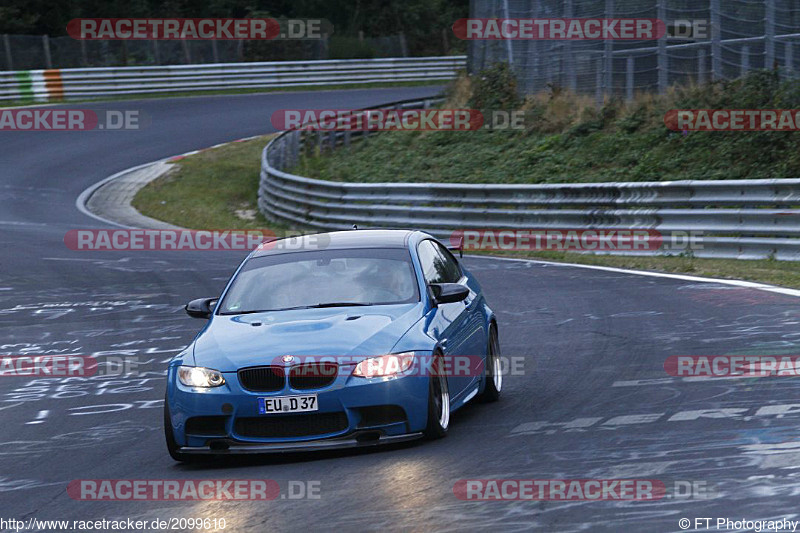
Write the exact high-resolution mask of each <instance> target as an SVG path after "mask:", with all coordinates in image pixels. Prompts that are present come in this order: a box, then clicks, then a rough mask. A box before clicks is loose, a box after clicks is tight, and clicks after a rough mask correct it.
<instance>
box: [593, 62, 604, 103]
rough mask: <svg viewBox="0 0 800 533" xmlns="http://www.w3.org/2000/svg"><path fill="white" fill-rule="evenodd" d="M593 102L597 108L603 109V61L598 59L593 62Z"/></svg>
mask: <svg viewBox="0 0 800 533" xmlns="http://www.w3.org/2000/svg"><path fill="white" fill-rule="evenodd" d="M594 83H595V95H594V98H595V101H596V102H597V107H603V60H602V59H600V58H598V59H597V61H595V80H594Z"/></svg>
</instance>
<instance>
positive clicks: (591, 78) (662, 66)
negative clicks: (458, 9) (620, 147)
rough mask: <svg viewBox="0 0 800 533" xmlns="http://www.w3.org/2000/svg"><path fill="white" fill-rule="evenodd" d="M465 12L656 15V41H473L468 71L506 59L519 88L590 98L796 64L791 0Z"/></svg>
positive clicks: (516, 6)
mask: <svg viewBox="0 0 800 533" xmlns="http://www.w3.org/2000/svg"><path fill="white" fill-rule="evenodd" d="M470 17H471V18H484V19H485V18H496V19H553V18H565V19H574V18H584V19H605V18H608V19H620V18H625V19H629V18H636V19H659V20H661V21H663V22H664V23H665V25H666V28H667V34H666V35H665V36H664V37H662V38H660V39H658V40H647V41H625V40H603V41H600V40H474V41H470V43H469V57H470V63H469V70H470V72H471V73H477V72H480V71H481V70H483V69H485V68H487V67H489V66H491V65H493V64H495V63H498V62H508V63H509V64H510V65H511V67H512V69H513V70H514V72H515V74H516V76H517V78H518V82H519V86H520V90H521V91H522V92H524V93H535V92H538V91H541V90H544V89H547V88H548V87H553V86H556V87H562V88H566V89H571V90H573V91H575V92H579V93H583V94H594V95H596V96H597V98H598V100H602V98H604V96H606V95H613V96H620V97H627V98H632V97H633V95H634V94H635V93H637V92H660V93H663V92H664V91H665V90H666V89H667V87H669V86H670V85H675V84H686V83H691V82H699V83H702V82H705V81H708V80H712V79H732V78H738V77H740V76H741V75H742V74H744V73H746V72H747V71H749V70H751V69H762V68H780V69H781V72H782V73H783V75H784V76H787V77H788V76H797V75H798V71H800V57H798V56H800V2H798V1H797V0H472V3H471V6H470Z"/></svg>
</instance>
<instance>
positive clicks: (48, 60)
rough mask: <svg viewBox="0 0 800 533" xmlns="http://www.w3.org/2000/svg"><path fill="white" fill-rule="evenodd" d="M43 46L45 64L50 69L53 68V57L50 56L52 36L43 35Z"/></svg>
mask: <svg viewBox="0 0 800 533" xmlns="http://www.w3.org/2000/svg"><path fill="white" fill-rule="evenodd" d="M42 48H44V64H45V65H46V66H47V68H48V69H51V68H53V58H52V57H50V37H48V35H47V34H44V35H42Z"/></svg>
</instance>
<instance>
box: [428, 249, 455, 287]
mask: <svg viewBox="0 0 800 533" xmlns="http://www.w3.org/2000/svg"><path fill="white" fill-rule="evenodd" d="M430 242H432V241H430ZM433 245H434V246H435V247H436V249H437V250H438V252H439V256H440V257H441V258H442V262H443V264H444V267H443V270H444V278H445V279H444V281H445V283H458V280H460V279H461V267H459V266H458V261H456V258H455V257H453V254H451V253H450V250H448V249H447V248H445V247H444V246H442V245H441V244H439V243H433Z"/></svg>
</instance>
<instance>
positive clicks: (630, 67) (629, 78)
mask: <svg viewBox="0 0 800 533" xmlns="http://www.w3.org/2000/svg"><path fill="white" fill-rule="evenodd" d="M662 20H663V19H662ZM635 66H636V58H634V57H633V56H632V55H630V56H628V61H627V68H626V70H625V88H626V91H625V95H626V96H627V98H628V101H629V102H630V101H632V100H633V78H634V75H635V70H634V68H635ZM659 88H660V87H659Z"/></svg>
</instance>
